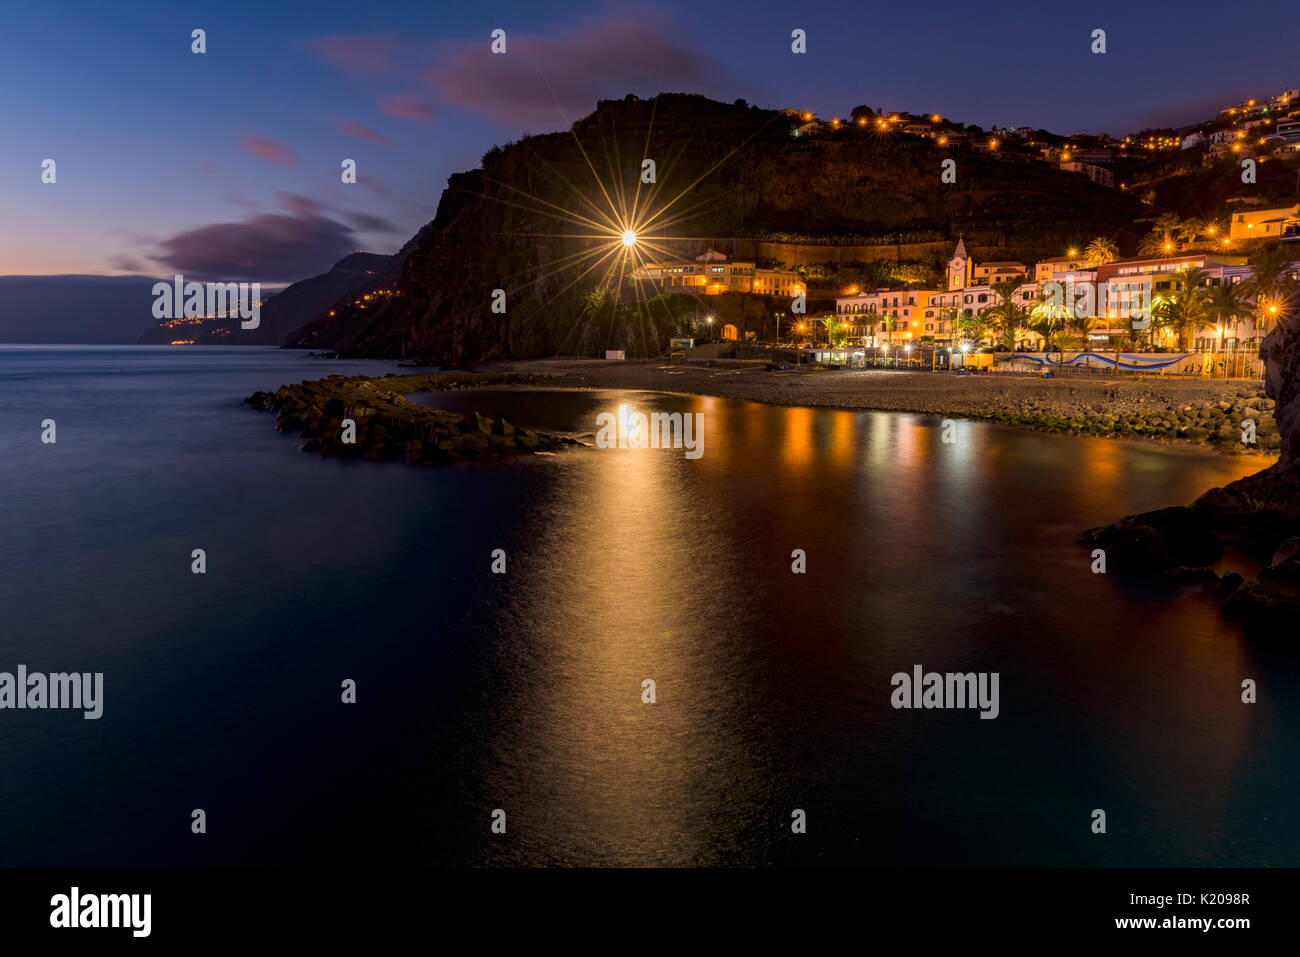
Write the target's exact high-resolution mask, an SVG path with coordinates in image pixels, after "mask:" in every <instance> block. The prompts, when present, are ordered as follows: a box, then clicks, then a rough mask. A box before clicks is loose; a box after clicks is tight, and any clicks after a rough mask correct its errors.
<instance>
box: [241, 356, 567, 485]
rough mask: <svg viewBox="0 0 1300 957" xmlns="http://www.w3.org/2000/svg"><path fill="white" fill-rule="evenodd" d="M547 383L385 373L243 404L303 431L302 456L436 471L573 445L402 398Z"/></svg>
mask: <svg viewBox="0 0 1300 957" xmlns="http://www.w3.org/2000/svg"><path fill="white" fill-rule="evenodd" d="M544 381H546V377H545V376H537V375H516V374H508V373H506V374H481V373H457V374H450V375H405V376H398V375H392V374H390V375H387V376H384V377H383V378H378V379H374V378H369V377H367V376H341V375H332V376H329V377H328V378H326V379H318V380H316V381H310V382H300V383H298V384H297V385H282V386H280V388H279V389H277V390H276V391H275V392H254V393H253V394H252V395H250V396H249V397H248V398H247V399H245V400H244V401H245V402H246V403H248V404H249V405H251V406H253V407H255V408H259V409H268V410H270V411H272V412H277V413H279V415H278V416H277V418H276V428H277V429H279V430H280V431H282V432H301V433H302V435H303V436H304V438H306V441H305V442H304V443H303V450H304V451H308V452H319V453H320V454H321V455H339V456H348V457H355V458H365V459H370V460H372V461H406V462H410V463H413V464H420V463H432V464H435V465H440V464H449V463H452V462H463V461H485V460H491V459H494V458H499V457H502V456H507V455H518V454H522V453H527V452H543V451H549V450H552V449H557V448H560V447H562V446H564V445H574V444H577V443H575V442H574V441H573V440H572V439H565V438H561V437H559V436H554V435H549V434H547V433H545V432H533V431H530V430H528V429H521V428H518V427H516V426H514V425H512V424H510V423H509V422H507V421H505V420H504V419H490V418H488V417H486V416H483V415H479V414H478V413H475V414H473V415H467V416H461V415H456V414H455V413H453V412H444V411H442V410H440V409H431V408H427V407H425V406H421V405H416V404H415V403H413V402H410V401H408V400H407V399H405V398H403V396H404V395H405V394H409V393H412V392H430V391H442V390H447V389H459V388H481V387H483V386H490V385H521V384H539V383H541V382H544ZM345 419H346V420H351V422H352V423H353V424H354V426H355V441H354V442H346V441H344V439H345V438H346V437H348V435H347V433H346V432H345V424H344V420H345Z"/></svg>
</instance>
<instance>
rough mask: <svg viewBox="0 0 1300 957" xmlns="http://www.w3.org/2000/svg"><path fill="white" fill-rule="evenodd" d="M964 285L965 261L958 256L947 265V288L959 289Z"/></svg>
mask: <svg viewBox="0 0 1300 957" xmlns="http://www.w3.org/2000/svg"><path fill="white" fill-rule="evenodd" d="M965 285H966V260H964V259H962V258H961V257H960V256H958V257H956V258H955V259H952V260H950V261H949V263H948V288H949V289H961V288H962V287H964V286H965Z"/></svg>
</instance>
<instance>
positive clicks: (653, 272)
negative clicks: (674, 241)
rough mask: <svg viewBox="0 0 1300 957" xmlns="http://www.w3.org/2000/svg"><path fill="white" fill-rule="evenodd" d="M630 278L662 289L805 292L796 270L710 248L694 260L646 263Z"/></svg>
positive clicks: (715, 292) (713, 292) (787, 294)
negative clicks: (771, 265)
mask: <svg viewBox="0 0 1300 957" xmlns="http://www.w3.org/2000/svg"><path fill="white" fill-rule="evenodd" d="M632 278H633V279H635V280H637V281H639V282H648V283H654V284H655V285H657V286H659V287H660V288H661V289H663V290H664V291H666V292H667V291H672V290H674V289H680V290H682V291H683V292H685V291H690V292H694V293H702V294H704V295H706V296H716V295H721V294H722V293H727V292H748V293H754V294H755V295H760V296H784V297H793V296H797V295H800V294H801V293H803V292H805V291H806V286H805V284H804V281H803V277H801V276H800V275H799V274H798V273H797V272H793V271H791V270H788V269H766V268H763V267H761V266H758V265H756V264H755V263H754V262H752V261H745V260H740V259H728V258H727V257H726V256H725V255H723V254H722V253H720V252H718V251H717V250H714V249H710V250H708V251H707V252H705V253H704V254H703V255H700V256H696V257H695V258H694V259H693V260H677V261H673V262H656V263H645V264H644V265H642V266H640V267H638V268H637V269H636V270H635V271H634V272H633V273H632Z"/></svg>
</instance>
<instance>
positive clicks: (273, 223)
mask: <svg viewBox="0 0 1300 957" xmlns="http://www.w3.org/2000/svg"><path fill="white" fill-rule="evenodd" d="M308 202H310V201H308ZM356 249H357V243H356V240H355V239H354V238H353V236H352V231H351V230H350V229H349V228H348V227H347V226H345V225H343V224H342V223H338V222H335V221H334V220H332V219H327V218H325V217H323V216H315V215H301V216H286V215H283V214H280V213H263V214H261V215H258V216H254V217H253V218H252V219H249V220H247V221H246V222H242V223H213V224H211V225H208V226H199V227H197V228H195V229H188V230H185V231H184V232H180V233H177V234H176V235H174V236H172V237H171V238H169V239H165V240H163V241H162V243H161V245H160V247H159V250H158V251H157V253H156V254H155V256H154V258H155V259H156V260H157V261H158V262H159V263H160V264H162V265H163V266H164V267H165V268H166V270H167V272H178V273H184V274H185V275H186V276H187V277H189V278H191V279H194V280H198V281H227V282H228V281H232V280H242V281H247V282H267V283H278V282H296V281H297V280H299V279H304V278H306V277H308V276H315V275H318V274H320V273H322V272H325V271H326V270H327V269H329V268H330V266H332V265H334V263H336V262H338V261H339V260H340V259H342V258H343V257H344V256H346V255H347V254H348V253H351V252H354V251H356Z"/></svg>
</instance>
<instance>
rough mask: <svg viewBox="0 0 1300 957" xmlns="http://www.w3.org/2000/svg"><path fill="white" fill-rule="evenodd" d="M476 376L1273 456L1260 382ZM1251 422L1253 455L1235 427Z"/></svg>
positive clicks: (548, 369) (542, 364) (685, 373)
mask: <svg viewBox="0 0 1300 957" xmlns="http://www.w3.org/2000/svg"><path fill="white" fill-rule="evenodd" d="M479 368H480V369H481V370H482V371H485V372H488V371H491V372H496V371H501V372H505V371H514V372H531V373H542V374H547V375H554V376H558V377H560V378H558V379H557V380H556V381H555V386H556V387H560V388H580V389H648V390H653V391H660V392H674V393H680V394H684V395H707V396H717V397H720V398H727V399H747V400H750V401H753V402H763V403H767V404H771V405H797V406H812V407H826V408H837V409H878V410H883V411H892V412H917V413H923V414H927V415H941V416H961V417H965V418H979V419H991V420H996V421H1002V422H1008V423H1012V424H1016V425H1024V426H1029V427H1032V428H1043V429H1052V430H1059V431H1078V432H1086V433H1089V434H1098V435H1120V436H1130V437H1131V436H1148V437H1152V438H1160V439H1181V440H1187V441H1193V442H1210V443H1212V444H1215V445H1217V446H1219V447H1221V448H1223V449H1224V450H1232V451H1262V452H1271V451H1274V450H1275V449H1276V448H1277V446H1278V444H1280V442H1279V440H1278V437H1277V426H1276V424H1275V423H1274V421H1273V412H1272V409H1273V400H1272V399H1268V398H1266V397H1265V396H1264V389H1263V384H1262V383H1259V382H1243V381H1240V380H1213V379H1211V380H1201V379H1161V378H1160V377H1158V376H1147V377H1145V378H1144V379H1142V380H1141V381H1138V380H1136V379H1120V380H1118V381H1114V380H1109V379H1104V378H1097V379H1082V378H1059V379H1044V378H1041V377H1038V376H1017V375H1009V374H1002V373H998V374H983V375H967V376H961V375H955V374H953V373H944V372H940V373H934V372H903V371H890V370H838V371H837V370H815V371H814V370H810V369H800V370H790V371H768V370H767V369H766V368H764V366H763V364H761V363H758V364H739V363H737V364H726V363H718V362H715V363H714V364H713V368H706V367H704V365H703V364H702V363H700V364H697V363H675V364H670V363H665V362H661V361H627V362H604V361H601V360H595V359H538V360H529V361H524V362H509V363H506V362H502V363H493V364H491V365H484V366H480V367H479ZM1244 419H1251V420H1253V421H1254V422H1255V424H1256V430H1257V432H1258V442H1257V444H1256V448H1255V449H1251V448H1250V447H1249V446H1244V445H1243V444H1242V442H1241V429H1242V426H1241V422H1242V420H1244Z"/></svg>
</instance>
